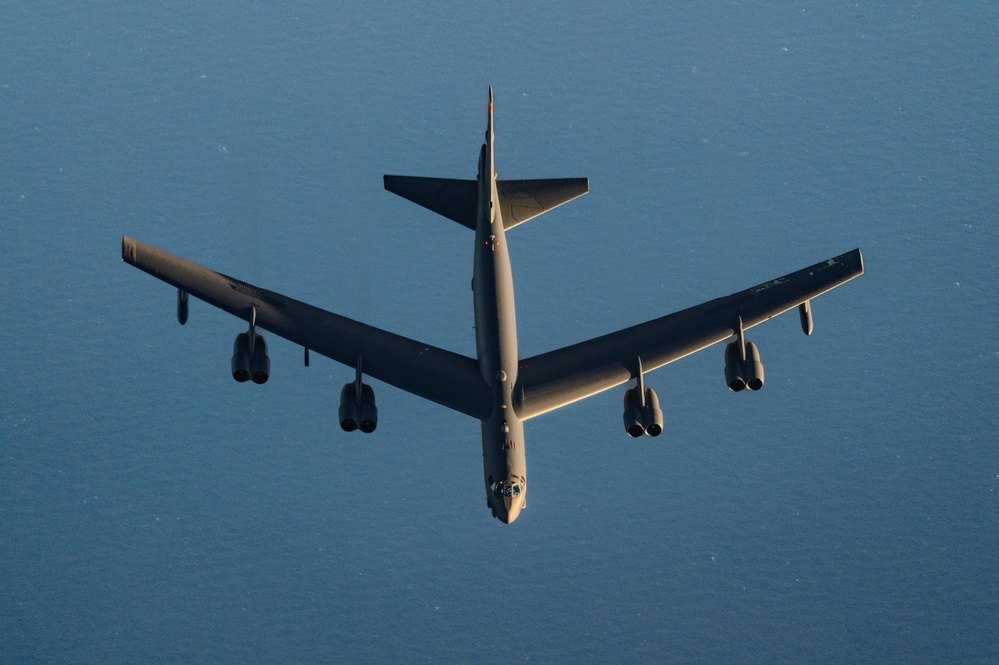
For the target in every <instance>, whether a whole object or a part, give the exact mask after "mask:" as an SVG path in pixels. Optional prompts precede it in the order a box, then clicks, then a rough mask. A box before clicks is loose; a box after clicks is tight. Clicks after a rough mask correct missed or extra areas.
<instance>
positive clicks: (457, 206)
mask: <svg viewBox="0 0 999 665" xmlns="http://www.w3.org/2000/svg"><path fill="white" fill-rule="evenodd" d="M496 188H497V190H498V193H499V202H500V211H501V214H502V215H503V228H504V229H506V230H507V231H509V230H510V229H512V228H513V227H515V226H518V225H520V224H523V223H524V222H526V221H528V220H531V219H534V218H535V217H537V216H539V215H542V214H544V213H546V212H548V211H549V210H552V209H553V208H557V207H559V206H560V205H562V204H563V203H568V202H569V201H571V200H573V199H574V198H577V197H580V196H582V195H583V194H586V193H587V192H588V191H590V186H589V181H588V180H587V179H586V178H551V179H545V180H498V181H497V182H496ZM385 189H387V190H388V191H390V192H392V193H393V194H398V195H399V196H401V197H402V198H404V199H408V200H410V201H412V202H413V203H417V204H419V205H421V206H423V207H424V208H427V209H428V210H433V211H434V212H436V213H437V214H439V215H443V216H444V217H447V218H448V219H450V220H453V221H455V222H458V223H459V224H461V225H462V226H467V227H468V228H470V229H472V230H473V231H474V230H475V211H476V199H477V197H478V183H477V182H476V181H475V180H455V179H451V178H422V177H417V176H402V175H387V176H385Z"/></svg>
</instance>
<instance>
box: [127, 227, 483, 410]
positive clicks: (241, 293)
mask: <svg viewBox="0 0 999 665" xmlns="http://www.w3.org/2000/svg"><path fill="white" fill-rule="evenodd" d="M122 259H123V260H124V261H125V262H126V263H130V264H132V265H133V266H135V267H136V268H139V269H140V270H143V271H145V272H147V273H149V274H150V275H152V276H154V277H156V278H158V279H161V280H163V281H164V282H166V283H168V284H171V285H173V286H175V287H177V288H178V289H182V290H184V291H186V292H188V293H189V294H191V295H192V296H194V297H196V298H199V299H201V300H203V301H205V302H207V303H209V304H211V305H214V306H215V307H218V308H219V309H222V310H225V311H226V312H229V313H230V314H233V315H234V316H237V317H239V318H241V319H243V320H245V321H249V320H250V314H251V312H252V311H253V309H254V308H256V315H257V317H256V324H257V326H259V327H260V328H263V329H264V330H269V331H270V332H272V333H274V334H276V335H279V336H281V337H284V338H285V339H287V340H289V341H291V342H294V343H295V344H299V345H301V346H304V347H305V348H307V349H311V350H312V351H315V352H317V353H320V354H322V355H324V356H326V357H327V358H331V359H333V360H335V361H337V362H339V363H343V364H344V365H347V366H349V367H355V366H356V364H357V357H358V355H360V356H361V357H362V360H363V364H364V373H365V374H367V375H369V376H372V377H374V378H376V379H379V380H380V381H384V382H385V383H388V384H391V385H393V386H395V387H397V388H400V389H402V390H405V391H407V392H411V393H413V394H414V395H418V396H420V397H423V398H426V399H429V400H431V401H433V402H437V403H438V404H441V405H443V406H446V407H449V408H451V409H454V410H456V411H459V412H461V413H464V414H467V415H470V416H472V417H474V418H480V419H481V418H485V417H487V416H488V414H489V410H490V408H491V402H490V394H489V389H488V387H487V386H486V383H485V381H484V380H483V379H482V376H481V374H480V373H479V366H478V363H476V361H475V360H474V359H472V358H469V357H467V356H462V355H459V354H456V353H453V352H451V351H446V350H444V349H440V348H437V347H434V346H430V345H428V344H423V343H422V342H417V341H416V340H412V339H409V338H406V337H402V336H401V335H396V334H395V333H390V332H387V331H385V330H381V329H379V328H375V327H373V326H369V325H367V324H364V323H361V322H359V321H355V320H353V319H349V318H347V317H344V316H340V315H339V314H334V313H332V312H328V311H326V310H323V309H320V308H318V307H313V306H312V305H308V304H306V303H303V302H300V301H298V300H295V299H293V298H289V297H287V296H283V295H281V294H279V293H275V292H273V291H268V290H266V289H261V288H259V287H256V286H253V285H252V284H247V283H246V282H242V281H240V280H237V279H234V278H232V277H229V276H227V275H223V274H221V273H217V272H214V271H212V270H209V269H208V268H205V267H203V266H200V265H198V264H196V263H193V262H191V261H188V260H186V259H182V258H180V257H178V256H174V255H173V254H170V253H168V252H165V251H163V250H160V249H156V248H155V247H152V246H150V245H147V244H145V243H142V242H139V241H138V240H134V239H132V238H128V237H125V238H122Z"/></svg>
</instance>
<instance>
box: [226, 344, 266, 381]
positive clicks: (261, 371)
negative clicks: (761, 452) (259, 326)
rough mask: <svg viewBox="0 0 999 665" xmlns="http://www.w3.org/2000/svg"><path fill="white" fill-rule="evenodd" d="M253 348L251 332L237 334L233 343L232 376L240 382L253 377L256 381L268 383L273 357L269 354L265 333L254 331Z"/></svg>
mask: <svg viewBox="0 0 999 665" xmlns="http://www.w3.org/2000/svg"><path fill="white" fill-rule="evenodd" d="M253 339H254V343H253V348H252V349H251V348H250V334H249V333H240V334H238V335H236V341H235V342H233V345H232V378H234V379H236V380H237V381H239V382H240V383H244V382H246V381H249V380H250V379H253V382H254V383H267V379H268V378H269V377H270V373H271V359H270V358H269V357H268V355H267V342H266V341H265V340H264V337H263V335H258V334H256V333H254V336H253Z"/></svg>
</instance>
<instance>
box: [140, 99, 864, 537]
mask: <svg viewBox="0 0 999 665" xmlns="http://www.w3.org/2000/svg"><path fill="white" fill-rule="evenodd" d="M494 139H495V134H494V131H493V96H492V89H491V88H490V90H489V112H488V119H487V126H486V138H485V142H484V144H483V146H482V148H481V151H480V154H479V169H478V177H477V179H476V180H475V181H467V180H452V179H443V178H424V177H410V176H388V175H387V176H385V187H386V189H388V190H389V191H393V192H394V193H397V194H399V195H400V196H403V197H405V198H407V199H410V200H412V201H414V202H416V203H419V204H420V205H423V206H425V207H427V208H429V209H431V210H434V211H435V212H438V213H440V214H442V215H444V216H445V217H448V218H450V219H452V220H454V221H456V222H459V223H461V224H462V225H464V226H467V227H469V228H474V229H475V251H474V266H473V292H474V308H475V326H476V355H477V358H475V359H472V358H468V357H466V356H463V355H460V354H457V353H453V352H451V351H447V350H445V349H440V348H437V347H434V346H431V345H429V344H424V343H422V342H419V341H416V340H413V339H409V338H406V337H403V336H401V335H397V334H395V333H391V332H387V331H385V330H381V329H379V328H375V327H373V326H369V325H366V324H364V323H360V322H358V321H354V320H352V319H349V318H346V317H343V316H340V315H338V314H334V313H332V312H328V311H325V310H322V309H319V308H317V307H313V306H312V305H308V304H306V303H303V302H300V301H297V300H294V299H292V298H289V297H287V296H284V295H281V294H279V293H275V292H273V291H268V290H266V289H262V288H259V287H256V286H254V285H252V284H248V283H246V282H242V281H240V280H237V279H234V278H232V277H228V276H226V275H223V274H220V273H217V272H214V271H211V270H209V269H207V268H204V267H202V266H199V265H197V264H195V263H192V262H190V261H187V260H185V259H182V258H180V257H177V256H174V255H172V254H169V253H167V252H164V251H162V250H159V249H156V248H155V247H151V246H149V245H146V244H144V243H141V242H139V241H137V240H134V239H132V238H129V237H124V238H122V258H123V259H124V260H125V261H126V262H128V263H131V264H132V265H134V266H136V267H137V268H140V269H141V270H144V271H146V272H148V273H150V274H152V275H153V276H155V277H157V278H159V279H161V280H163V281H165V282H167V283H169V284H172V285H173V286H175V287H177V288H178V289H179V291H180V293H181V295H180V297H179V300H178V318H179V319H180V320H181V322H182V323H183V322H184V321H185V320H186V318H187V305H186V303H187V301H186V299H185V297H184V295H183V294H190V295H193V296H195V297H197V298H200V299H201V300H204V301H205V302H208V303H210V304H212V305H215V306H216V307H219V308H221V309H223V310H225V311H227V312H229V313H231V314H233V315H235V316H238V317H240V318H242V319H244V320H246V321H247V322H248V323H249V325H250V331H251V332H253V331H254V330H255V329H256V328H261V329H264V330H268V331H270V332H273V333H275V334H277V335H279V336H281V337H284V338H285V339H288V340H290V341H292V342H294V343H296V344H300V345H302V346H303V347H305V348H306V349H307V350H309V349H311V350H312V351H315V352H317V353H320V354H322V355H324V356H327V357H328V358H331V359H333V360H336V361H337V362H340V363H343V364H345V365H348V366H350V367H352V368H355V370H357V369H359V367H363V374H364V375H366V376H370V377H373V378H376V379H379V380H382V381H385V382H386V383H389V384H391V385H394V386H396V387H397V388H401V389H403V390H406V391H408V392H411V393H413V394H415V395H419V396H421V397H424V398H426V399H429V400H431V401H434V402H437V403H438V404H441V405H444V406H447V407H448V408H451V409H455V410H456V411H459V412H461V413H464V414H466V415H469V416H472V417H474V418H477V419H479V420H480V421H481V428H482V451H483V477H484V480H485V485H486V500H487V502H488V504H489V506H490V507H491V509H492V512H493V514H494V515H495V516H496V517H497V518H498V519H499V520H501V521H502V522H505V523H507V524H509V523H511V522H513V521H514V520H515V519H516V518H517V517H518V515H519V514H520V511H521V510H522V509H523V508H524V507H525V506H526V490H527V466H526V457H525V442H524V427H523V422H524V421H526V420H528V419H530V418H533V417H536V416H539V415H541V414H544V413H547V412H548V411H552V410H554V409H558V408H560V407H562V406H565V405H566V404H570V403H572V402H575V401H578V400H581V399H584V398H586V397H589V396H591V395H594V394H597V393H599V392H602V391H604V390H608V389H610V388H614V387H617V386H620V385H623V384H625V383H628V382H630V381H636V380H640V379H641V378H642V375H643V374H644V373H647V372H649V371H652V370H654V369H657V368H659V367H662V366H663V365H666V364H668V363H671V362H673V361H675V360H678V359H680V358H683V357H685V356H688V355H690V354H692V353H695V352H697V351H699V350H701V349H704V348H706V347H708V346H712V345H714V344H718V343H720V342H725V341H731V340H735V339H737V340H738V341H739V342H740V343H743V344H745V343H746V340H745V331H747V330H749V329H751V328H752V327H754V326H756V325H759V324H760V323H763V322H764V321H767V320H769V319H771V318H773V317H774V316H777V315H778V314H781V313H783V312H786V311H788V310H790V309H795V308H801V309H800V310H799V311H800V312H801V314H802V326H803V328H804V329H805V332H806V333H808V332H810V331H811V327H812V320H813V319H812V314H811V306H810V304H808V303H810V301H811V300H812V299H814V298H816V297H818V296H820V295H822V294H823V293H825V292H827V291H829V290H831V289H833V288H835V287H837V286H839V285H841V284H844V283H845V282H847V281H850V280H851V279H853V278H855V277H858V276H859V275H861V274H863V272H864V266H863V258H862V256H861V253H860V250H859V249H854V250H852V251H850V252H847V253H845V254H842V255H840V256H836V257H833V258H830V259H827V260H825V261H821V262H819V263H817V264H815V265H813V266H809V267H808V268H803V269H801V270H798V271H796V272H793V273H790V274H788V275H785V276H783V277H779V278H777V279H774V280H770V281H768V282H764V283H762V284H759V285H757V286H755V287H752V288H749V289H746V290H744V291H740V292H737V293H734V294H732V295H729V296H725V297H722V298H717V299H715V300H711V301H708V302H706V303H702V304H700V305H696V306H694V307H690V308H688V309H685V310H682V311H679V312H675V313H673V314H669V315H667V316H663V317H660V318H658V319H653V320H651V321H648V322H646V323H642V324H639V325H636V326H632V327H630V328H625V329H622V330H618V331H616V332H613V333H610V334H607V335H603V336H601V337H597V338H594V339H590V340H587V341H584V342H580V343H577V344H573V345H570V346H567V347H564V348H561V349H556V350H554V351H550V352H547V353H543V354H539V355H536V356H532V357H530V358H523V359H522V358H520V357H519V354H518V348H517V326H516V313H515V306H514V287H513V274H512V269H511V265H510V256H509V252H508V250H507V243H506V231H507V230H509V229H511V228H513V227H514V226H516V225H517V224H520V223H522V222H524V221H527V220H528V219H531V218H533V217H536V216H538V215H540V214H542V213H544V212H547V211H549V210H551V209H553V208H555V207H558V206H559V205H561V204H563V203H565V202H567V201H569V200H572V199H574V198H576V197H578V196H580V195H582V194H585V193H586V192H587V191H588V183H587V182H586V180H585V179H582V178H565V179H554V180H519V181H501V180H498V179H497V177H496V169H495V153H494V149H493V148H494ZM504 211H506V212H508V213H509V218H506V217H505V216H504ZM473 219H474V223H473V222H472V220H473ZM181 303H183V304H181ZM806 312H807V314H806ZM250 337H251V338H252V337H253V336H252V335H250ZM754 348H755V347H754ZM358 374H360V371H359V372H358ZM359 380H360V377H358V381H359ZM639 383H640V381H639Z"/></svg>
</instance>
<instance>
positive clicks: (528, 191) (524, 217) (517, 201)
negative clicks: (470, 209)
mask: <svg viewBox="0 0 999 665" xmlns="http://www.w3.org/2000/svg"><path fill="white" fill-rule="evenodd" d="M496 188H497V189H498V190H499V200H500V210H501V211H502V214H503V228H504V229H505V230H507V231H509V230H510V229H512V228H513V227H515V226H517V225H519V224H523V223H524V222H526V221H529V220H531V219H534V218H535V217H537V216H539V215H543V214H544V213H546V212H548V211H549V210H552V209H553V208H557V207H559V206H560V205H562V204H563V203H568V202H569V201H571V200H573V199H575V198H578V197H580V196H582V195H583V194H586V193H587V192H588V191H590V184H589V181H588V180H587V179H586V178H551V179H547V180H498V181H496Z"/></svg>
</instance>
